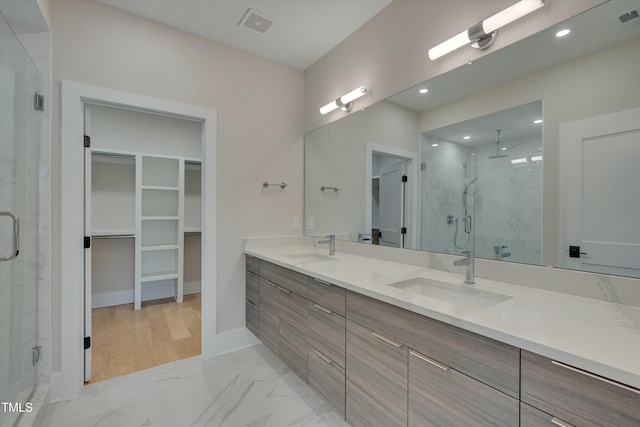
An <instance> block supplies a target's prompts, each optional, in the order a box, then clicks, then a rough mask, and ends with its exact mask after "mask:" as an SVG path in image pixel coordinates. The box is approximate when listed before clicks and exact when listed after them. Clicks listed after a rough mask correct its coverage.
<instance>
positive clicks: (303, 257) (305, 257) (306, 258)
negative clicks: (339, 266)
mask: <svg viewBox="0 0 640 427" xmlns="http://www.w3.org/2000/svg"><path fill="white" fill-rule="evenodd" d="M284 256H285V258H291V259H293V260H296V261H300V262H304V263H307V264H309V263H314V262H327V261H335V260H336V259H337V258H334V257H330V256H328V255H320V254H316V253H306V254H293V255H284Z"/></svg>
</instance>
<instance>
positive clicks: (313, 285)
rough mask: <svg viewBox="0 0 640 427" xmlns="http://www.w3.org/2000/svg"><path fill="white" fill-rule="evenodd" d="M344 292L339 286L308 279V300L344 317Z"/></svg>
mask: <svg viewBox="0 0 640 427" xmlns="http://www.w3.org/2000/svg"><path fill="white" fill-rule="evenodd" d="M345 294H346V291H345V289H344V288H341V287H340V286H335V285H332V284H331V283H328V282H325V281H322V280H319V279H315V278H313V277H309V296H308V298H309V300H311V301H313V302H315V303H317V304H319V305H321V306H323V307H325V308H328V309H329V310H331V311H333V312H335V313H338V314H339V315H341V316H344V309H345Z"/></svg>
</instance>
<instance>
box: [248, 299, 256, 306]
mask: <svg viewBox="0 0 640 427" xmlns="http://www.w3.org/2000/svg"><path fill="white" fill-rule="evenodd" d="M247 303H249V305H250V306H251V307H255V308H258V306H257V305H255V304H254V303H252V302H251V301H249V300H247Z"/></svg>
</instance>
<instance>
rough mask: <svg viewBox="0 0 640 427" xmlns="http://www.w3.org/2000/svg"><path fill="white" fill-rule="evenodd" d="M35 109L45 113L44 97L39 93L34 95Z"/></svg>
mask: <svg viewBox="0 0 640 427" xmlns="http://www.w3.org/2000/svg"><path fill="white" fill-rule="evenodd" d="M33 109H34V110H36V111H44V95H40V94H39V93H38V92H36V93H35V94H34V95H33Z"/></svg>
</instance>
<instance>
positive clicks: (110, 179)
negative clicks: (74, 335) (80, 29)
mask: <svg viewBox="0 0 640 427" xmlns="http://www.w3.org/2000/svg"><path fill="white" fill-rule="evenodd" d="M84 116H85V134H86V136H85V147H86V148H85V232H86V234H85V235H86V236H87V237H90V239H88V238H85V245H86V246H89V247H90V250H88V251H86V259H85V283H86V286H85V289H86V293H87V294H86V298H85V306H86V317H87V318H86V319H85V328H87V329H90V332H91V333H90V334H89V335H88V336H90V343H87V344H90V346H91V356H90V360H87V359H85V381H91V382H96V381H101V380H104V379H108V378H112V377H116V376H120V375H124V374H128V373H131V372H136V371H139V370H142V369H146V368H150V367H153V366H157V365H160V364H164V363H168V362H171V361H174V360H179V359H183V358H187V357H191V356H195V355H198V354H200V352H201V342H202V341H201V323H202V322H201V298H200V292H201V231H202V214H201V212H202V198H201V194H202V185H201V183H202V163H201V152H202V123H201V122H199V121H194V120H188V119H183V118H178V117H171V116H166V115H160V114H155V113H153V112H145V111H139V110H131V109H124V108H118V107H116V106H109V105H99V104H96V105H91V104H90V105H87V106H86V108H85V112H84ZM89 295H90V298H89ZM89 307H90V309H89ZM89 317H90V319H88V318H89Z"/></svg>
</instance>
